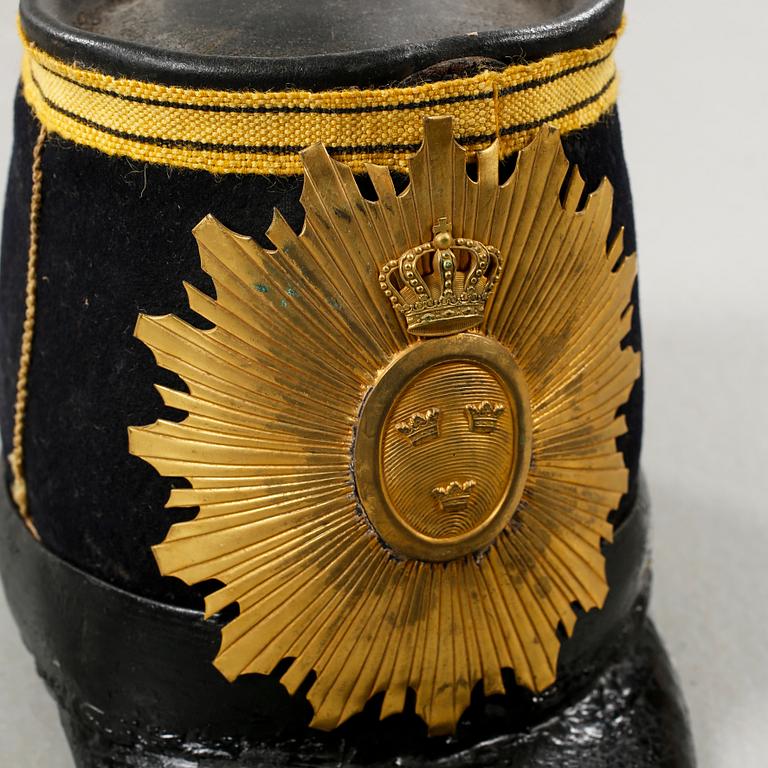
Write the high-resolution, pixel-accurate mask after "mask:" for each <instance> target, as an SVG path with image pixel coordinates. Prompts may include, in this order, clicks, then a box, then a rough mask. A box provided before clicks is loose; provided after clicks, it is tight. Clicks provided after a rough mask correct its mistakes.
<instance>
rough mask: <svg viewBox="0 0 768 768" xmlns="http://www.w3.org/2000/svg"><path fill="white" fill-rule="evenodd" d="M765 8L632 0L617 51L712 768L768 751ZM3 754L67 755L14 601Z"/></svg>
mask: <svg viewBox="0 0 768 768" xmlns="http://www.w3.org/2000/svg"><path fill="white" fill-rule="evenodd" d="M2 3H3V9H2V11H0V177H4V176H5V169H6V167H7V161H8V157H9V155H10V141H11V104H12V100H13V93H14V89H15V80H16V74H17V72H18V61H19V56H20V49H19V46H18V44H17V42H16V32H15V13H16V11H15V7H14V6H13V4H12V3H11V2H10V0H2ZM765 8H766V6H765V5H764V4H762V3H760V2H758V0H730V2H728V3H727V4H725V3H715V2H713V1H710V0H698V1H697V0H675V2H669V1H668V0H645V2H643V3H639V2H632V1H631V0H630V2H629V3H628V12H629V27H628V30H627V33H626V34H625V37H624V39H623V41H622V43H621V45H620V47H619V63H620V67H621V71H622V76H623V77H622V83H623V85H622V93H621V98H620V107H621V113H622V118H623V125H624V134H625V141H626V150H627V159H628V163H629V168H630V173H631V176H632V182H633V190H634V195H635V203H636V208H635V212H636V217H637V224H638V231H639V241H640V260H641V262H640V263H641V266H640V270H641V283H640V285H641V301H642V316H643V322H644V332H645V366H646V374H647V384H646V386H647V400H646V436H645V444H644V466H645V470H646V473H647V475H648V478H649V481H650V486H651V491H652V495H653V501H654V509H653V511H654V547H655V573H656V579H655V591H654V597H653V604H652V612H653V615H654V617H655V618H656V621H657V623H658V625H659V627H660V629H661V632H662V635H663V636H664V638H665V640H666V643H667V645H668V647H669V650H670V652H671V655H672V657H673V660H674V662H675V664H676V666H677V669H678V672H679V675H680V677H681V679H682V683H683V688H684V690H685V693H686V696H687V699H688V704H689V708H690V711H691V717H692V722H693V729H694V735H695V741H696V747H697V752H698V757H699V765H700V768H765V766H766V765H767V764H768V650H767V648H768V587H767V586H766V583H767V582H768V565H767V564H766V561H768V466H766V463H767V462H768V405H767V403H768V309H767V307H768V299H767V296H766V294H768V267H766V264H767V263H768V162H767V159H768V149H767V148H766V147H767V142H768V130H767V129H766V123H768V85H767V84H766V83H767V82H768V81H767V79H766V75H768V64H766V61H767V59H766V47H768V12H766V10H765ZM0 756H1V757H0V759H2V762H3V764H4V765H7V766H13V768H72V760H71V758H70V756H69V753H68V749H67V747H66V744H65V740H64V737H63V735H62V733H61V729H60V727H59V725H58V718H57V712H56V709H55V707H54V705H53V703H52V701H51V700H50V699H49V697H48V695H47V693H46V692H45V690H44V687H43V684H42V683H41V682H39V680H38V679H37V677H36V675H35V672H34V667H33V663H32V660H31V658H30V657H29V656H28V655H27V653H26V652H25V651H24V650H23V649H22V646H21V643H20V641H19V640H18V637H17V632H16V628H15V626H14V625H13V623H12V620H11V618H10V616H9V615H8V612H7V609H6V607H5V603H4V601H3V600H2V598H0ZM616 768H621V767H620V766H616Z"/></svg>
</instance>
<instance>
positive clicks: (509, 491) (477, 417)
mask: <svg viewBox="0 0 768 768" xmlns="http://www.w3.org/2000/svg"><path fill="white" fill-rule="evenodd" d="M530 431H531V416H530V404H529V400H528V392H527V387H526V384H525V380H524V378H523V375H522V373H521V371H520V369H519V368H518V366H517V363H516V362H515V360H514V358H513V356H512V355H511V354H510V352H509V351H508V350H507V349H506V348H505V347H504V346H503V345H502V344H500V343H499V342H497V341H495V340H493V339H490V338H488V337H486V336H480V335H478V334H471V333H464V334H460V335H458V336H453V337H449V338H442V339H433V340H429V341H424V342H422V343H421V344H417V345H415V346H413V347H411V348H410V349H408V350H407V351H406V352H405V353H404V354H403V355H401V356H399V357H398V358H396V359H395V361H394V362H393V363H392V364H391V365H390V366H389V367H388V368H387V369H386V370H385V371H384V373H383V374H382V375H381V377H380V378H379V380H378V381H377V382H376V384H375V386H374V387H373V389H372V390H371V392H370V394H369V395H368V397H367V399H366V401H365V403H364V405H363V409H362V412H361V415H360V423H359V426H358V432H357V437H356V440H355V484H356V487H357V492H358V495H359V498H360V501H361V503H362V506H363V509H364V511H365V513H366V515H367V517H368V519H369V520H370V522H371V524H372V526H373V527H374V529H375V530H376V532H377V533H378V535H379V537H380V538H381V540H382V542H383V543H384V544H385V545H386V546H387V547H388V548H390V549H391V550H392V551H393V552H394V554H395V555H396V556H397V557H399V558H401V559H414V560H425V561H430V562H435V561H445V560H454V559H456V558H459V557H463V556H465V555H469V554H472V553H479V552H482V551H483V550H484V549H486V548H487V547H488V546H489V545H490V544H491V542H492V541H493V540H494V539H495V538H496V536H498V534H499V533H500V532H501V531H502V530H503V529H504V528H505V527H506V526H507V525H508V524H509V522H510V520H511V519H512V517H513V516H514V513H515V510H516V509H517V505H518V504H519V502H520V497H521V495H522V492H523V488H524V486H525V479H526V477H527V474H528V467H529V464H530V458H531V447H530V446H531V441H530V439H529V438H530Z"/></svg>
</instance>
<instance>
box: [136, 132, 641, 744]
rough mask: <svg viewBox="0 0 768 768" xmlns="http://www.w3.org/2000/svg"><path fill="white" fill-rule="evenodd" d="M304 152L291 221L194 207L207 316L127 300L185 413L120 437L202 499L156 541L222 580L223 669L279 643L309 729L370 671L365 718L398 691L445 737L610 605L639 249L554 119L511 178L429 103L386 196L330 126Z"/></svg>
mask: <svg viewBox="0 0 768 768" xmlns="http://www.w3.org/2000/svg"><path fill="white" fill-rule="evenodd" d="M469 160H473V161H476V163H477V168H476V176H471V175H470V174H469V173H468V170H467V164H468V161H469ZM302 162H303V164H304V168H305V184H304V190H303V193H302V198H301V201H302V205H303V207H304V210H305V212H306V220H305V225H304V229H303V230H302V232H301V233H300V234H297V233H295V232H294V231H293V230H292V229H291V228H290V227H289V226H288V224H287V223H286V222H285V220H284V219H283V218H282V217H281V216H280V214H279V213H277V214H276V215H275V219H274V222H273V224H272V226H271V227H270V229H269V231H268V236H269V238H270V240H271V241H272V242H273V243H274V245H275V248H276V249H275V250H274V251H268V250H266V249H264V248H262V247H260V246H259V245H258V244H257V243H256V242H254V241H253V240H251V239H250V238H247V237H242V236H240V235H237V234H235V233H233V232H231V231H229V230H228V229H226V227H224V226H223V225H222V224H220V223H219V222H217V221H216V220H215V219H213V218H212V217H208V218H206V219H205V220H204V221H203V222H202V223H201V224H200V225H199V226H198V227H197V229H196V230H195V237H196V238H197V241H198V244H199V248H200V258H201V264H202V267H203V269H204V270H205V271H206V272H207V273H208V275H210V277H211V279H212V281H213V284H214V288H215V294H214V295H212V296H210V295H207V294H205V293H203V292H202V291H200V290H198V289H197V288H195V287H193V286H186V287H187V294H188V297H189V303H190V307H191V309H192V310H193V311H194V312H196V313H197V314H198V315H200V317H201V318H204V319H205V320H206V321H207V322H208V324H209V326H210V328H209V329H208V330H201V329H200V328H196V327H193V326H192V325H190V324H188V323H186V322H184V321H182V320H181V319H179V318H177V317H175V316H173V315H166V316H163V317H148V316H144V315H142V316H140V317H139V320H138V323H137V326H136V335H137V337H138V338H139V339H141V340H142V341H143V342H144V343H145V344H146V345H147V346H148V347H149V348H150V349H151V350H152V352H153V353H154V355H155V359H156V361H157V363H158V365H160V366H163V367H165V368H167V369H168V370H170V371H172V372H174V373H176V374H177V375H178V376H179V377H181V379H182V380H183V381H184V384H185V386H186V391H181V390H178V389H174V388H168V387H158V389H159V391H160V393H161V395H162V397H163V400H164V402H165V403H166V405H168V406H170V407H172V408H174V409H178V410H181V411H183V412H185V413H186V414H187V416H186V418H184V419H183V420H182V421H180V422H177V421H170V420H167V419H160V420H158V421H157V422H156V423H155V424H152V425H150V426H142V427H133V428H131V430H130V450H131V451H132V452H133V453H134V454H135V455H137V456H141V457H143V458H144V459H146V461H148V462H150V463H151V464H152V465H153V466H154V467H155V468H156V469H157V471H158V472H160V473H161V474H162V475H165V476H168V477H179V478H185V479H186V481H187V482H188V485H189V487H188V488H174V489H173V490H172V491H171V493H170V498H169V501H168V506H169V507H182V508H188V507H196V508H198V510H199V511H198V513H197V516H196V517H195V519H194V520H189V521H185V522H181V523H177V524H175V525H173V526H171V528H170V530H169V532H168V535H167V537H166V539H165V541H164V542H163V543H161V544H159V545H158V546H156V547H155V548H154V554H155V557H156V560H157V563H158V565H159V568H160V570H161V572H162V573H163V574H165V575H168V576H176V577H178V578H180V579H183V580H184V581H185V582H187V583H188V584H196V583H199V582H206V581H210V580H217V581H218V582H220V584H221V587H220V588H219V589H217V590H216V591H214V592H213V593H212V594H210V595H208V597H207V598H206V612H207V614H208V615H212V614H214V613H215V612H217V611H220V610H221V609H223V608H225V607H226V606H228V605H230V604H232V603H237V604H238V606H239V609H240V610H239V615H238V616H237V617H236V618H234V619H232V620H231V621H230V622H229V623H228V624H227V626H226V627H225V628H224V629H223V631H222V642H221V647H220V649H219V653H218V655H217V657H216V660H215V665H216V667H217V668H218V669H219V670H220V671H221V672H222V674H224V675H225V676H226V677H227V678H228V679H230V680H234V679H236V678H237V677H238V676H240V675H244V674H249V673H262V674H268V673H271V672H272V671H273V670H274V669H275V668H276V667H277V666H278V664H280V663H281V662H283V660H286V659H290V660H291V662H290V664H289V665H288V666H287V669H286V670H285V671H284V672H283V674H282V677H281V680H282V682H283V683H284V685H285V686H286V687H287V688H288V689H289V690H290V691H292V692H294V691H296V690H297V689H298V688H299V687H300V686H301V685H302V683H304V682H305V681H306V680H307V678H308V676H309V675H310V674H311V675H313V680H312V682H311V684H308V685H307V690H308V692H307V698H308V700H309V702H310V704H311V705H312V707H313V710H314V716H313V720H312V725H313V726H314V727H317V728H322V729H332V728H335V727H337V726H338V725H339V724H340V723H342V722H344V721H345V720H347V719H348V718H350V717H352V716H353V715H355V714H356V713H358V712H360V711H361V710H362V708H363V707H364V706H365V704H366V702H368V701H369V699H371V697H373V696H375V695H376V694H378V693H382V694H383V700H382V705H381V712H380V715H381V717H382V718H384V717H387V716H388V715H390V714H393V713H398V712H401V711H403V709H404V707H405V706H406V694H407V692H408V690H409V689H411V690H413V691H414V693H415V709H416V713H417V714H418V715H420V716H421V717H422V718H423V719H424V721H425V722H426V723H427V725H428V727H429V730H430V732H431V733H450V732H452V731H453V730H454V729H455V727H456V723H457V721H458V720H459V718H460V717H461V715H462V713H463V711H464V710H465V709H466V707H467V706H468V704H469V700H470V694H471V692H472V690H473V688H474V687H475V686H476V685H477V684H481V685H482V687H483V690H484V692H485V693H486V694H493V693H503V692H504V683H503V679H502V670H504V669H511V670H513V671H514V675H515V680H516V682H517V684H518V685H521V686H525V687H527V688H529V689H531V690H532V691H543V690H544V689H546V688H547V687H548V686H550V685H551V684H552V683H553V682H554V681H555V679H556V674H557V661H558V655H559V651H560V640H559V635H558V628H559V627H562V628H563V630H564V632H565V634H566V635H570V634H571V633H572V632H573V629H574V626H575V623H576V613H575V611H574V607H573V606H574V604H578V605H579V606H581V608H582V609H583V610H584V611H590V610H597V609H599V608H601V607H602V605H603V603H604V601H605V598H606V595H607V592H608V585H607V582H606V575H605V561H604V557H603V554H602V551H601V544H602V543H603V542H610V540H611V537H612V526H611V525H610V523H609V522H608V516H609V514H610V512H611V510H613V509H616V507H617V506H618V504H619V501H620V499H621V497H622V495H623V494H624V493H625V492H626V490H627V483H628V473H627V469H626V467H625V464H624V459H623V456H622V454H621V452H620V451H619V450H618V448H617V445H616V439H617V438H618V437H620V436H621V435H623V434H624V433H625V432H626V429H627V425H626V422H625V419H624V417H623V416H620V415H617V413H618V411H619V409H620V407H621V406H622V405H623V404H625V403H626V402H627V399H628V397H629V394H630V391H631V389H632V387H633V385H634V382H635V380H636V379H637V377H638V375H639V372H640V356H639V353H637V352H635V351H634V350H632V349H631V348H629V347H624V346H622V342H623V340H624V339H625V338H626V336H627V334H628V332H629V330H630V324H631V313H632V309H631V306H630V297H631V290H632V286H633V283H634V281H635V258H634V256H626V255H624V254H623V240H622V234H621V231H619V234H618V235H617V236H616V237H615V238H614V239H613V240H612V241H611V242H610V243H609V242H608V239H609V234H610V232H611V229H612V217H611V211H612V189H611V186H610V184H609V183H608V182H607V181H606V182H604V183H603V184H602V185H601V186H600V187H599V188H598V189H597V190H596V191H594V192H593V193H592V194H590V195H588V196H586V197H585V196H584V182H583V181H582V179H581V177H580V175H579V173H578V170H577V169H576V168H573V167H572V166H571V165H570V164H569V162H568V160H567V159H566V157H565V155H564V153H563V149H562V145H561V142H560V137H559V135H558V133H557V131H555V130H554V129H550V128H544V129H542V130H541V132H540V133H539V135H538V136H537V138H536V139H535V140H534V141H533V142H532V143H531V144H530V145H529V146H528V147H527V148H526V149H524V150H523V151H521V152H520V154H519V156H518V158H517V161H516V165H515V170H514V172H513V173H512V175H511V176H510V177H509V178H508V179H504V180H502V179H500V178H499V147H498V143H496V144H494V145H492V146H491V147H489V148H488V149H487V150H483V151H481V152H478V153H476V154H473V155H471V156H470V154H469V153H468V152H467V151H465V150H464V149H463V148H462V147H460V146H459V145H458V144H457V143H456V142H455V141H454V139H453V125H452V121H451V119H450V118H430V119H427V120H426V122H425V138H424V145H423V146H422V148H421V149H420V151H419V152H418V153H416V154H415V155H414V157H413V158H412V160H411V162H410V164H409V177H410V180H409V182H410V183H409V185H408V187H407V188H406V189H405V190H404V191H403V192H401V193H399V194H398V193H397V192H396V189H395V185H394V182H393V179H392V177H391V175H390V172H389V170H388V169H387V168H384V167H381V166H373V165H372V166H369V167H368V176H369V178H370V187H371V188H372V190H373V196H374V197H375V199H367V198H366V197H364V196H363V194H362V192H361V190H360V187H359V186H358V182H357V180H356V179H355V177H354V176H353V174H352V172H351V171H350V169H349V168H348V167H346V166H345V165H343V164H341V163H339V162H336V161H334V160H332V159H331V158H330V157H329V156H328V154H327V153H326V151H325V150H324V149H323V147H322V146H320V145H315V146H312V147H310V148H309V149H307V150H306V151H305V152H303V153H302Z"/></svg>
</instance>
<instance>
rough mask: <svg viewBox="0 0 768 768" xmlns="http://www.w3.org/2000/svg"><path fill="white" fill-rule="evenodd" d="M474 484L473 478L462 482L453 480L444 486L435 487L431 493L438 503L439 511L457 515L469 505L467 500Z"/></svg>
mask: <svg viewBox="0 0 768 768" xmlns="http://www.w3.org/2000/svg"><path fill="white" fill-rule="evenodd" d="M476 485H477V483H476V482H475V481H474V480H466V481H464V482H463V483H459V482H456V481H455V480H454V481H453V482H451V483H449V484H448V485H446V486H445V487H444V488H435V489H434V490H433V491H432V495H433V496H434V498H435V500H436V501H437V502H438V504H439V505H440V509H441V511H443V512H447V513H448V514H450V515H457V514H461V513H462V512H465V511H466V510H467V508H468V507H469V500H470V497H471V496H472V491H473V490H474V489H475V486H476Z"/></svg>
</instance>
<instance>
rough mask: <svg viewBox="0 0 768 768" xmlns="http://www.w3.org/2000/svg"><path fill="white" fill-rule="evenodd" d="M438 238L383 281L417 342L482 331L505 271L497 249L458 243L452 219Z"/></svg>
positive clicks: (437, 231)
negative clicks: (487, 306) (420, 338)
mask: <svg viewBox="0 0 768 768" xmlns="http://www.w3.org/2000/svg"><path fill="white" fill-rule="evenodd" d="M432 233H433V234H434V237H433V238H432V240H431V241H430V242H428V243H423V244H422V245H417V246H416V247H415V248H411V249H410V250H408V251H406V252H405V253H404V254H403V255H402V256H400V258H399V259H393V260H392V261H389V262H388V263H387V264H386V265H385V266H384V267H383V269H382V270H381V274H380V277H379V283H380V285H381V288H382V290H383V291H384V295H385V296H386V297H387V298H388V299H389V300H390V301H391V302H392V306H393V307H394V308H395V309H396V310H397V311H398V312H402V313H403V315H404V316H405V321H406V323H407V326H408V333H412V334H414V335H415V336H445V335H448V334H451V333H458V332H459V331H465V330H468V329H469V328H474V327H475V326H477V325H479V324H480V323H481V322H482V319H483V316H484V314H485V304H486V301H487V300H488V296H489V295H490V293H491V291H492V290H493V286H494V284H495V282H496V280H497V278H498V275H499V269H500V267H501V254H500V253H499V250H498V249H497V248H494V247H493V246H490V245H483V243H480V242H478V241H477V240H470V239H468V238H466V237H459V238H454V237H453V235H452V234H451V224H450V222H449V221H448V219H447V218H446V217H443V218H441V219H439V220H438V222H437V223H436V224H435V225H434V227H433V228H432Z"/></svg>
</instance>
